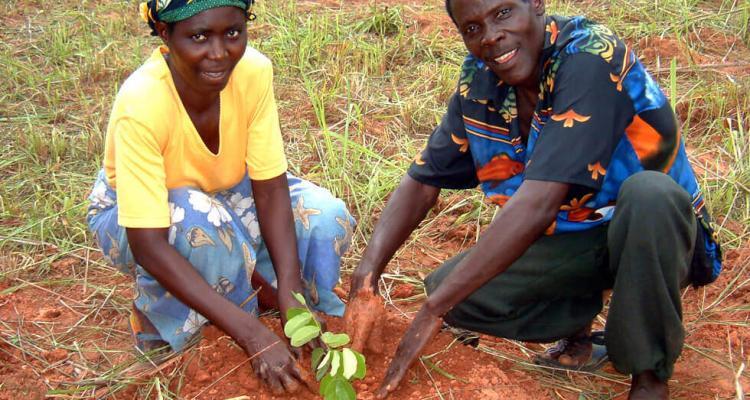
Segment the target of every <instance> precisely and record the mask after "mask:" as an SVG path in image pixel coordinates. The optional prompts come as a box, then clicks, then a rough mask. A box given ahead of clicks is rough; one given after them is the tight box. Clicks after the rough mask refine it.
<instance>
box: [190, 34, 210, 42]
mask: <svg viewBox="0 0 750 400" xmlns="http://www.w3.org/2000/svg"><path fill="white" fill-rule="evenodd" d="M190 38H192V39H193V41H196V42H199V43H200V42H205V41H206V35H204V34H202V33H196V34H195V35H193V36H191V37H190Z"/></svg>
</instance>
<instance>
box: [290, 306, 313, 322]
mask: <svg viewBox="0 0 750 400" xmlns="http://www.w3.org/2000/svg"><path fill="white" fill-rule="evenodd" d="M309 312H310V311H308V310H307V309H306V308H302V307H292V308H290V309H288V310H286V320H287V321H289V320H290V319H292V318H294V317H296V316H298V315H300V314H302V313H309Z"/></svg>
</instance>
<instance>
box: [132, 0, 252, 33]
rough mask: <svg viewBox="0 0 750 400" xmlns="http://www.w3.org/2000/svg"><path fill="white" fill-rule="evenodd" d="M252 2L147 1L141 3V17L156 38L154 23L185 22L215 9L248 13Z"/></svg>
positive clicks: (250, 15)
mask: <svg viewBox="0 0 750 400" xmlns="http://www.w3.org/2000/svg"><path fill="white" fill-rule="evenodd" d="M254 2H255V1H254V0H148V1H147V2H144V3H141V5H140V11H141V17H142V18H143V20H144V21H146V22H148V25H149V26H150V27H151V34H152V35H154V36H156V35H157V32H156V27H155V25H154V23H155V22H156V21H162V22H166V23H174V22H179V21H182V20H186V19H188V18H190V17H192V16H194V15H196V14H198V13H201V12H203V11H206V10H208V9H211V8H216V7H239V8H241V9H243V10H245V11H247V12H248V18H249V19H252V16H253V15H252V14H251V13H250V12H249V11H248V9H249V8H250V6H251V5H252V4H253V3H254Z"/></svg>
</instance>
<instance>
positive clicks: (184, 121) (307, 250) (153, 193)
mask: <svg viewBox="0 0 750 400" xmlns="http://www.w3.org/2000/svg"><path fill="white" fill-rule="evenodd" d="M252 3H253V0H171V1H170V0H151V1H149V2H148V3H146V4H143V5H142V6H141V11H142V14H143V15H144V16H145V19H146V20H147V22H148V24H149V26H150V27H151V29H152V35H156V36H159V37H160V38H161V40H162V41H163V43H164V46H161V47H160V48H158V49H157V50H155V51H154V53H153V55H152V56H151V57H150V58H149V59H148V60H147V61H146V62H145V63H144V64H143V65H142V66H141V67H140V68H139V69H138V70H137V71H135V72H134V73H133V74H132V75H131V76H130V77H129V78H128V79H127V80H126V82H125V83H124V84H123V85H122V88H121V89H120V91H119V93H118V95H117V97H116V99H115V103H114V106H113V109H112V115H111V118H110V122H109V126H108V129H107V140H106V145H105V158H104V168H103V169H102V171H101V172H100V173H99V176H98V178H97V180H96V183H95V185H94V190H93V192H92V195H91V197H90V199H91V206H90V209H89V214H88V222H89V227H90V229H91V231H92V232H93V233H94V235H95V237H96V240H97V242H98V243H99V245H100V247H101V249H102V251H103V252H104V254H105V256H106V257H107V258H108V261H109V262H111V263H112V264H113V265H114V266H116V267H118V268H119V269H121V270H123V271H127V272H128V273H130V274H132V275H133V276H134V278H135V281H136V290H137V298H136V300H135V301H134V307H133V312H132V315H131V318H130V321H131V328H132V331H133V334H134V338H135V339H136V344H137V346H138V348H139V349H141V350H142V351H147V350H150V349H153V348H155V347H158V346H160V345H163V344H164V342H166V343H167V344H168V345H169V346H170V347H171V348H172V350H174V351H181V350H183V349H184V348H185V347H186V345H187V343H188V342H189V340H190V339H191V338H192V337H194V335H195V334H196V333H197V332H198V330H199V328H200V327H201V326H202V325H203V324H204V323H205V322H207V321H211V323H213V324H215V325H216V326H218V327H219V328H221V329H222V330H223V331H224V332H226V333H227V334H229V335H230V336H232V337H233V338H234V339H235V340H236V341H237V343H238V344H239V345H240V346H242V348H243V349H244V350H245V351H246V352H247V354H248V355H254V354H258V353H259V355H258V356H257V357H255V358H254V359H253V368H254V369H255V371H256V373H257V374H258V375H259V376H261V378H262V379H264V380H265V381H266V382H267V383H268V384H269V385H270V386H271V388H272V389H274V390H275V391H278V392H282V391H284V390H287V391H294V390H295V389H296V387H297V386H298V380H299V372H298V371H297V370H296V369H295V367H294V359H293V357H292V354H291V353H290V352H289V349H288V348H287V346H286V345H285V342H283V341H282V340H281V339H280V338H279V337H277V336H276V335H275V334H274V333H273V332H271V331H270V330H268V329H267V328H266V327H265V326H264V325H262V324H261V323H260V322H259V320H258V319H257V317H256V316H255V314H254V311H255V310H256V309H257V308H258V303H259V301H260V305H261V306H273V307H278V309H279V310H280V311H281V315H282V321H284V319H285V314H286V310H287V309H288V308H290V307H298V306H299V304H298V303H297V302H296V301H295V300H294V298H293V297H292V292H301V293H305V296H306V297H307V300H308V304H311V305H313V307H314V308H315V309H317V310H319V311H323V312H326V313H328V314H333V315H339V316H340V315H342V314H343V310H344V305H343V303H342V302H341V300H340V299H339V298H338V297H337V296H336V295H335V294H334V293H333V292H332V289H333V287H334V286H335V285H336V283H337V282H338V278H339V260H340V257H341V254H342V253H343V252H344V251H345V250H346V249H347V247H348V245H349V241H350V240H351V233H352V227H353V224H354V220H353V219H352V218H351V216H350V215H349V213H348V212H347V211H346V208H345V207H344V204H343V202H342V201H341V200H338V199H335V198H334V197H333V196H332V195H331V194H330V193H329V192H328V191H326V190H324V189H322V188H319V187H317V186H315V185H313V184H312V183H310V182H307V181H304V180H302V179H299V178H296V177H294V176H292V175H289V174H287V173H286V169H287V162H286V158H285V156H284V152H283V143H282V139H281V134H280V129H279V123H278V115H277V110H276V104H275V100H274V95H273V85H272V80H273V76H272V75H273V72H272V67H271V63H270V61H269V60H268V59H267V58H266V57H264V56H263V55H261V54H260V53H259V52H257V51H256V50H254V49H252V48H248V47H247V30H246V22H247V20H248V17H249V16H252V14H251V13H250V12H249V7H250V6H251V5H252ZM292 205H294V207H292ZM261 289H262V290H261ZM256 294H258V296H257V297H256Z"/></svg>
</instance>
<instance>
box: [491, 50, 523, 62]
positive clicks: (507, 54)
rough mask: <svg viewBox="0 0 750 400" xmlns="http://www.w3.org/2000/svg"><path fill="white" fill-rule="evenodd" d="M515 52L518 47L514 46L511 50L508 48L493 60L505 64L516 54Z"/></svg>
mask: <svg viewBox="0 0 750 400" xmlns="http://www.w3.org/2000/svg"><path fill="white" fill-rule="evenodd" d="M516 54H518V48H515V49H513V50H510V51H508V52H505V53H503V54H501V55H500V56H499V57H496V58H495V59H494V61H495V62H496V63H498V64H505V63H507V62H508V61H510V60H512V59H513V57H515V56H516Z"/></svg>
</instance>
